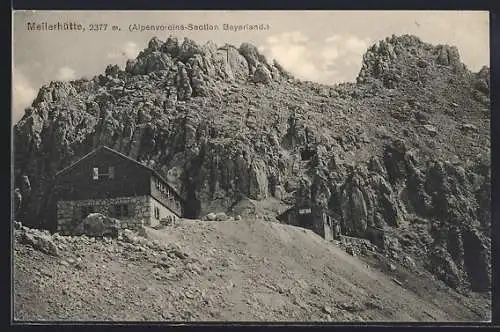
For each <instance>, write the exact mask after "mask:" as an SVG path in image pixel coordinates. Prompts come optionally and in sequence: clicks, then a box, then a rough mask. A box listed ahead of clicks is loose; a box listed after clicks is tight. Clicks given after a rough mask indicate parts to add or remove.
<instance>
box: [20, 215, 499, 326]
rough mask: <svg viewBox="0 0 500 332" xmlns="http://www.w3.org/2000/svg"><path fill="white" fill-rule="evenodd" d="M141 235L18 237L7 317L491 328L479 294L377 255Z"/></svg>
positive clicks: (282, 242) (289, 232)
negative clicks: (390, 266) (388, 267)
mask: <svg viewBox="0 0 500 332" xmlns="http://www.w3.org/2000/svg"><path fill="white" fill-rule="evenodd" d="M145 230H146V234H143V235H146V236H147V238H148V240H146V239H144V238H142V237H138V236H128V237H125V238H124V239H121V240H116V239H113V240H109V239H104V240H102V239H92V238H87V237H61V236H51V239H52V241H53V243H55V244H56V245H57V246H58V255H57V256H54V255H48V254H45V253H43V252H41V251H39V250H36V249H33V248H32V247H31V246H29V245H25V244H22V243H20V241H19V239H20V238H21V236H19V235H20V233H22V232H23V230H16V237H15V238H16V241H15V245H14V319H15V320H99V321H108V320H113V321H165V320H167V321H184V320H186V321H214V320H215V321H335V322H337V321H359V320H363V321H486V320H489V319H490V316H489V312H490V311H491V307H490V300H489V298H488V297H487V296H486V295H482V294H469V295H467V296H464V295H461V294H458V293H456V292H455V291H452V290H450V289H449V288H448V287H446V286H444V284H442V283H441V282H439V281H436V280H434V279H431V277H430V276H428V275H426V274H424V273H422V272H416V273H404V271H405V270H404V268H403V267H401V266H397V267H396V271H394V272H393V274H394V276H391V275H388V274H387V273H384V272H383V271H382V270H385V269H384V268H383V267H382V269H380V268H379V266H385V265H384V264H382V265H381V262H380V260H379V259H377V255H376V254H374V253H373V254H372V255H369V256H367V257H353V256H351V255H349V254H347V253H346V252H344V251H343V250H341V249H340V248H339V247H338V246H336V245H335V244H330V243H327V242H326V241H324V240H323V239H322V238H320V237H319V236H317V235H316V234H314V233H312V232H311V231H309V230H304V229H301V228H297V227H293V226H289V225H282V224H278V223H274V222H265V221H260V220H241V221H236V222H235V221H232V222H221V221H217V222H209V221H203V222H202V221H193V220H182V221H181V222H180V223H179V224H177V225H175V226H172V227H167V228H164V229H160V230H155V229H151V228H146V229H145ZM24 231H27V232H32V230H29V229H28V230H26V229H25V230H24ZM134 242H135V243H134ZM394 277H397V279H396V281H394V279H393V278H394Z"/></svg>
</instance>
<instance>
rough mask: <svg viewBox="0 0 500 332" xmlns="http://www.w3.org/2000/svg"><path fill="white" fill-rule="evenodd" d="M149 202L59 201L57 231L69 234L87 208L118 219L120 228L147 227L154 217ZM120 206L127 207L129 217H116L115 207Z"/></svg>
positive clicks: (139, 198) (141, 199) (134, 199)
mask: <svg viewBox="0 0 500 332" xmlns="http://www.w3.org/2000/svg"><path fill="white" fill-rule="evenodd" d="M151 201H152V198H151V197H150V196H137V197H118V198H105V199H86V200H78V201H59V202H57V231H58V232H59V233H60V234H68V233H71V232H72V231H73V230H74V229H75V227H76V226H77V225H78V224H79V223H80V222H81V221H82V220H83V218H84V216H83V211H82V210H84V209H89V208H91V209H92V210H93V211H92V212H94V213H101V214H104V215H106V216H110V217H114V218H117V219H119V220H120V221H121V223H120V225H121V227H122V228H129V229H135V228H138V227H139V226H141V225H149V224H150V223H151V219H152V218H153V217H154V215H153V214H152V213H153V209H152V203H151ZM121 204H124V205H127V208H128V212H129V217H118V216H116V214H115V211H116V205H121Z"/></svg>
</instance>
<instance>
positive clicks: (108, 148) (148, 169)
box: [55, 145, 184, 200]
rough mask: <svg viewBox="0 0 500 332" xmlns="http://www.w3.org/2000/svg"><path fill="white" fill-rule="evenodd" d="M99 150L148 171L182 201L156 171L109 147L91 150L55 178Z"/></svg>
mask: <svg viewBox="0 0 500 332" xmlns="http://www.w3.org/2000/svg"><path fill="white" fill-rule="evenodd" d="M101 150H105V151H108V152H111V153H113V154H115V155H117V156H118V157H120V158H123V159H125V160H128V161H131V162H133V163H134V164H136V165H138V166H140V167H142V168H144V169H145V170H147V171H149V172H150V173H152V174H154V175H155V176H156V177H157V178H159V179H160V180H161V181H163V182H164V183H165V185H167V186H168V187H169V188H170V189H171V190H172V191H173V192H174V194H175V195H176V196H178V197H179V198H180V199H182V200H184V198H183V197H182V196H181V195H180V194H179V192H177V190H176V189H175V188H174V187H173V186H172V185H170V184H169V183H168V181H167V180H165V179H164V178H163V177H162V176H161V175H160V174H159V173H158V172H157V171H155V170H154V169H152V168H151V167H148V166H146V165H144V164H141V163H140V162H138V161H137V160H135V159H133V158H130V157H129V156H127V155H125V154H123V153H121V152H118V151H116V150H114V149H111V148H110V147H107V146H105V145H101V146H99V147H97V148H95V149H94V150H92V151H91V152H89V153H87V154H86V155H85V156H83V157H82V158H80V159H78V160H77V161H75V162H74V163H73V164H71V165H69V166H67V167H65V168H63V169H62V170H60V171H58V172H57V173H56V175H55V176H56V177H58V176H60V175H61V174H64V173H66V172H67V171H69V170H70V169H73V168H74V167H75V166H76V165H78V164H79V163H80V162H81V161H82V160H84V159H87V158H90V157H92V156H93V155H95V154H96V153H97V152H99V151H101Z"/></svg>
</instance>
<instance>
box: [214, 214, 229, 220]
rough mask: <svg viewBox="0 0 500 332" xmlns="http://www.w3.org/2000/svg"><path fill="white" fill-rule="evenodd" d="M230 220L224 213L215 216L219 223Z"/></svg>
mask: <svg viewBox="0 0 500 332" xmlns="http://www.w3.org/2000/svg"><path fill="white" fill-rule="evenodd" d="M228 219H229V216H228V215H227V214H225V213H224V212H219V213H217V214H216V215H215V220H217V221H226V220H228Z"/></svg>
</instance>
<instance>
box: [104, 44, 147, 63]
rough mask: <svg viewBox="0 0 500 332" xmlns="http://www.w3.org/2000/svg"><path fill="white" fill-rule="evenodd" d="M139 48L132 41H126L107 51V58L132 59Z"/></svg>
mask: <svg viewBox="0 0 500 332" xmlns="http://www.w3.org/2000/svg"><path fill="white" fill-rule="evenodd" d="M139 52H140V48H139V47H138V46H137V44H136V43H134V42H133V41H128V42H126V43H125V44H124V45H121V46H120V47H118V48H117V49H115V50H113V51H112V52H110V53H108V59H124V58H125V59H133V58H135V57H137V55H138V54H139Z"/></svg>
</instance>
